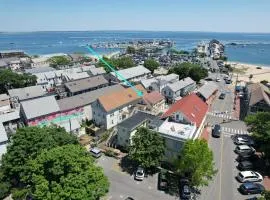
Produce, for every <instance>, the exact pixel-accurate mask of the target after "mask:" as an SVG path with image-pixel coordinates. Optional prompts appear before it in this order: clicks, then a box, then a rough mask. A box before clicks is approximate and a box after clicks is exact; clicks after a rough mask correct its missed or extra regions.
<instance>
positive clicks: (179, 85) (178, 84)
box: [168, 77, 195, 92]
mask: <svg viewBox="0 0 270 200" xmlns="http://www.w3.org/2000/svg"><path fill="white" fill-rule="evenodd" d="M193 83H195V81H193V80H192V79H191V78H190V77H187V78H184V79H182V80H180V81H177V82H175V83H171V84H168V87H169V88H171V90H172V91H174V92H176V91H178V90H181V89H182V88H185V87H187V86H188V85H190V84H193Z"/></svg>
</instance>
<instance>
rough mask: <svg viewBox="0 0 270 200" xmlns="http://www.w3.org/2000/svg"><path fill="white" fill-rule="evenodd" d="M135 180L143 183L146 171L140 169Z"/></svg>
mask: <svg viewBox="0 0 270 200" xmlns="http://www.w3.org/2000/svg"><path fill="white" fill-rule="evenodd" d="M134 178H135V180H139V181H142V180H143V179H144V169H143V168H142V167H138V168H137V170H136V173H135V177H134Z"/></svg>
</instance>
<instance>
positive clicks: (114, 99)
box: [98, 85, 146, 112]
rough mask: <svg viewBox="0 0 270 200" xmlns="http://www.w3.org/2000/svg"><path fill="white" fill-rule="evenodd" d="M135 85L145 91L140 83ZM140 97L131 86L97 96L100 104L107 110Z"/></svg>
mask: <svg viewBox="0 0 270 200" xmlns="http://www.w3.org/2000/svg"><path fill="white" fill-rule="evenodd" d="M135 87H136V88H137V89H138V90H140V91H142V92H143V93H144V94H145V93H146V91H145V90H144V88H143V86H142V85H137V86H135ZM140 99H141V97H139V96H138V95H137V93H136V92H135V91H134V90H133V88H125V89H122V90H119V91H116V92H113V93H110V94H106V95H103V96H101V97H99V98H98V100H99V102H100V104H101V105H102V106H103V108H104V109H105V111H107V112H109V111H111V110H114V109H116V108H119V107H121V106H123V105H126V104H129V103H132V102H135V101H137V100H140Z"/></svg>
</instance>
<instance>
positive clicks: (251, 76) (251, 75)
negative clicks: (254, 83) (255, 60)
mask: <svg viewBox="0 0 270 200" xmlns="http://www.w3.org/2000/svg"><path fill="white" fill-rule="evenodd" d="M248 78H249V82H251V79H252V78H253V74H250V75H249V77H248Z"/></svg>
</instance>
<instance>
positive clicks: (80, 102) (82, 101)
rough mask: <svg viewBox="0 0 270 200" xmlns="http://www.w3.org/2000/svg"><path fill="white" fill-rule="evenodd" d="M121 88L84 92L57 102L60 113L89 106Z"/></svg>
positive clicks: (109, 87)
mask: <svg viewBox="0 0 270 200" xmlns="http://www.w3.org/2000/svg"><path fill="white" fill-rule="evenodd" d="M121 89H123V87H122V86H121V85H113V86H108V87H104V88H100V89H97V90H94V91H91V92H86V93H83V94H79V95H75V96H71V97H67V98H64V99H60V100H58V101H57V103H58V105H59V108H60V110H61V111H65V110H70V109H74V108H78V107H82V106H85V105H88V104H91V103H92V102H94V101H95V100H96V99H98V98H99V97H100V96H102V95H104V94H108V93H110V92H114V91H117V90H121Z"/></svg>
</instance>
